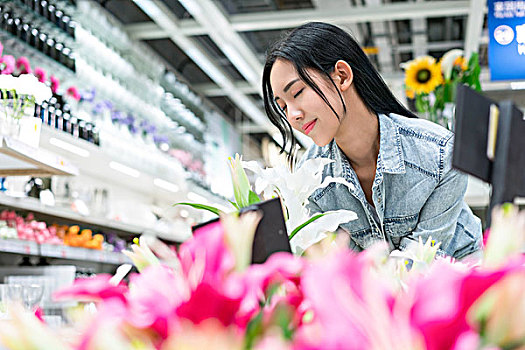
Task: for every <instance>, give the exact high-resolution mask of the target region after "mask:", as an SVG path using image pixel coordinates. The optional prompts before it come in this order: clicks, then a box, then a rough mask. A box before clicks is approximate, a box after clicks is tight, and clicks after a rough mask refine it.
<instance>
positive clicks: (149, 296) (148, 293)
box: [128, 265, 190, 339]
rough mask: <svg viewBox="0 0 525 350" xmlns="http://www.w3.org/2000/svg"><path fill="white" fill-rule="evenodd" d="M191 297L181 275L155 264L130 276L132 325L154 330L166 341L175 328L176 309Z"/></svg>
mask: <svg viewBox="0 0 525 350" xmlns="http://www.w3.org/2000/svg"><path fill="white" fill-rule="evenodd" d="M189 297H190V291H189V286H188V284H187V282H186V281H184V280H183V278H182V276H180V275H178V274H175V273H173V271H172V270H170V269H168V268H166V267H165V266H161V265H153V266H149V267H147V268H146V269H144V270H143V271H142V272H141V273H140V274H134V275H132V276H130V291H129V295H128V302H129V308H128V313H129V315H128V316H129V317H128V320H129V323H130V324H132V325H133V326H134V327H136V328H140V329H146V328H151V329H152V330H154V331H155V332H156V333H157V334H158V335H159V336H160V337H161V338H162V339H166V338H167V337H168V335H169V332H170V331H171V330H173V328H174V327H175V325H176V324H175V317H174V316H175V311H176V309H177V308H178V307H179V306H180V305H181V304H182V303H183V302H185V301H186V300H188V298H189Z"/></svg>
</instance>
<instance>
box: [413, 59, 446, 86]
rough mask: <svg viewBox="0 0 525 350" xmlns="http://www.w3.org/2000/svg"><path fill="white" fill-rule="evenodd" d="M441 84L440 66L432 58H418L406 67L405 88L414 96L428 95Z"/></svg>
mask: <svg viewBox="0 0 525 350" xmlns="http://www.w3.org/2000/svg"><path fill="white" fill-rule="evenodd" d="M442 82H443V76H442V75H441V65H440V64H439V63H436V60H435V59H434V58H433V57H430V56H423V57H418V58H416V59H415V60H412V61H410V62H409V63H408V64H407V66H406V71H405V84H406V87H407V89H410V90H413V91H414V92H415V93H416V94H421V93H425V94H428V93H430V92H432V91H434V89H435V88H436V87H437V86H438V85H439V84H441V83H442Z"/></svg>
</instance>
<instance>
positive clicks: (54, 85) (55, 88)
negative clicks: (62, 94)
mask: <svg viewBox="0 0 525 350" xmlns="http://www.w3.org/2000/svg"><path fill="white" fill-rule="evenodd" d="M49 81H51V91H52V92H53V93H54V94H56V93H57V91H58V87H59V86H60V80H58V78H57V77H55V76H54V75H52V76H51V77H49Z"/></svg>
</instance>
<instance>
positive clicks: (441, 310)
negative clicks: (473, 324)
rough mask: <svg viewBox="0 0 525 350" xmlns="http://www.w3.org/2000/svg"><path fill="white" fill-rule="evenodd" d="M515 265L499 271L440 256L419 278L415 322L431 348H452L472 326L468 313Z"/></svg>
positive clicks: (415, 298) (415, 286)
mask: <svg viewBox="0 0 525 350" xmlns="http://www.w3.org/2000/svg"><path fill="white" fill-rule="evenodd" d="M511 269H513V267H512V266H511V265H508V266H507V267H505V268H504V269H500V270H495V271H483V270H466V271H465V270H464V269H459V268H458V267H456V266H454V265H453V264H450V263H449V262H446V261H445V260H438V261H436V262H435V263H434V265H433V266H432V267H431V269H430V271H429V273H428V275H426V276H424V277H423V278H420V279H419V280H417V281H416V282H415V285H414V286H412V287H413V291H414V302H413V305H412V310H411V322H412V325H413V327H414V328H415V329H418V330H419V331H420V332H421V333H422V334H423V337H424V338H425V342H426V347H427V349H428V350H441V349H452V348H453V346H454V344H455V342H456V340H457V339H458V337H459V336H460V335H461V334H463V333H465V332H468V331H469V330H470V326H469V325H468V323H467V319H466V314H467V311H468V310H469V308H470V307H471V306H472V304H473V303H474V302H475V301H476V300H477V299H478V298H479V297H480V296H481V295H482V294H483V293H484V292H485V291H486V290H487V289H488V288H489V287H490V286H492V285H493V284H494V283H496V282H498V281H499V280H500V279H501V278H502V277H503V276H505V274H506V273H508V272H509V271H510V270H511Z"/></svg>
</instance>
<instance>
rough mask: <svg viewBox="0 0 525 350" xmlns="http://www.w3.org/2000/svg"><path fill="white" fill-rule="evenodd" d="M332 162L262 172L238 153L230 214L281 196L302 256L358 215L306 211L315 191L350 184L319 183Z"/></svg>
mask: <svg viewBox="0 0 525 350" xmlns="http://www.w3.org/2000/svg"><path fill="white" fill-rule="evenodd" d="M331 162H332V161H331V160H329V159H326V158H317V159H310V160H307V161H306V162H305V163H304V164H303V165H302V166H301V167H300V168H299V169H298V170H296V171H291V170H290V169H289V168H288V167H287V166H285V165H280V166H277V167H274V168H266V169H263V168H261V166H260V165H259V164H258V163H257V162H255V161H252V162H243V161H242V157H241V156H240V155H238V154H236V155H235V158H230V159H229V165H230V171H231V176H232V184H233V193H234V196H235V202H231V204H232V205H233V206H234V207H235V209H232V211H235V210H239V209H241V208H245V207H248V206H250V205H252V204H255V203H259V202H260V201H261V197H262V198H264V199H271V198H274V197H277V196H278V197H280V198H281V200H282V202H281V203H282V205H283V211H284V217H285V222H286V227H287V231H288V234H289V238H290V246H291V248H292V251H293V252H294V253H297V254H301V253H302V252H304V251H305V250H306V249H307V248H308V247H310V246H311V245H313V244H315V243H317V242H319V241H320V240H321V239H323V238H324V237H326V232H332V231H335V230H337V228H338V227H339V225H341V224H343V223H346V222H349V221H352V220H355V219H357V215H356V214H355V213H354V212H353V211H350V210H335V211H329V212H325V213H322V214H320V213H317V214H313V215H312V214H311V213H310V212H309V210H308V208H307V204H308V197H309V196H310V195H311V194H312V193H313V192H314V191H315V190H317V189H322V188H324V187H326V186H328V185H329V184H331V183H334V182H336V183H341V184H344V185H346V186H352V185H349V184H348V183H347V182H346V181H345V180H344V179H342V178H332V177H329V178H326V179H325V180H324V181H323V182H322V183H321V181H322V176H321V175H322V170H323V168H324V167H325V166H326V165H327V164H329V163H331ZM245 169H248V170H250V171H252V172H254V173H255V174H256V175H257V180H256V182H255V190H256V192H257V193H259V194H260V196H261V197H260V196H259V195H258V194H257V193H256V192H254V191H253V190H252V186H251V184H250V182H249V180H248V176H247V175H246V172H245ZM176 205H190V206H192V207H194V208H197V209H205V210H208V211H211V212H213V213H214V214H216V215H220V214H221V211H220V210H219V209H217V208H215V207H213V206H208V205H203V204H197V203H187V202H183V203H177V204H176Z"/></svg>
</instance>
